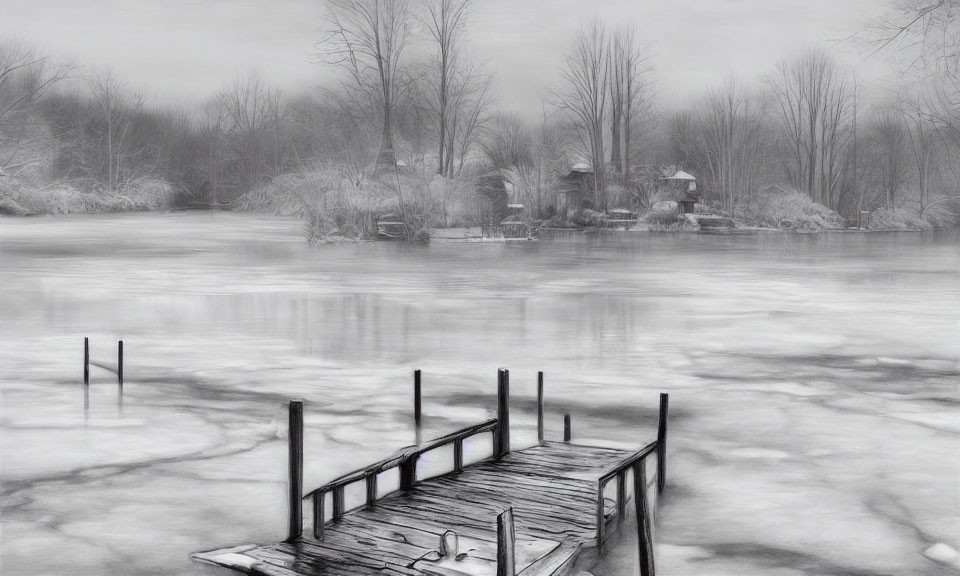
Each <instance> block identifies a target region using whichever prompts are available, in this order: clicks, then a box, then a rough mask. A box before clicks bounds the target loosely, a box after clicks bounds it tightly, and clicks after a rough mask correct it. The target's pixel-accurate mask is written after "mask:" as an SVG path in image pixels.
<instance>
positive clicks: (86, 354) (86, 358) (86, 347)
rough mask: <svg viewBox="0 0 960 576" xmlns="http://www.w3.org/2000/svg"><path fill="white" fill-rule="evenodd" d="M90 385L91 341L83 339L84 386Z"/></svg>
mask: <svg viewBox="0 0 960 576" xmlns="http://www.w3.org/2000/svg"><path fill="white" fill-rule="evenodd" d="M89 384H90V339H89V338H86V337H84V339H83V385H84V386H87V385H89Z"/></svg>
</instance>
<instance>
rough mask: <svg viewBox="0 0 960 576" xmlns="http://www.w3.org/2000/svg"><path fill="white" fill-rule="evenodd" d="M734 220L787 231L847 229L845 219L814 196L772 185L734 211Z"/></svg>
mask: <svg viewBox="0 0 960 576" xmlns="http://www.w3.org/2000/svg"><path fill="white" fill-rule="evenodd" d="M733 218H734V219H735V220H737V221H739V222H743V223H745V224H747V225H749V226H761V227H765V228H780V229H785V230H802V231H813V230H836V229H842V228H843V227H844V219H843V217H842V216H840V215H839V214H837V213H836V212H834V211H833V210H831V209H829V208H827V207H826V206H824V205H823V204H818V203H816V202H814V201H813V200H812V199H811V198H810V196H808V195H806V194H803V193H802V192H797V191H795V190H784V189H782V188H779V187H777V186H771V187H769V188H767V189H766V190H763V191H761V192H759V193H757V194H755V195H753V196H751V197H749V198H748V199H746V200H745V201H744V202H741V203H740V204H739V205H738V206H737V208H736V210H734V213H733Z"/></svg>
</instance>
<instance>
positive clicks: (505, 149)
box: [481, 114, 532, 171]
mask: <svg viewBox="0 0 960 576" xmlns="http://www.w3.org/2000/svg"><path fill="white" fill-rule="evenodd" d="M531 141H532V138H531V136H530V130H529V128H528V126H527V123H526V122H525V121H524V120H523V118H522V117H521V116H520V115H518V114H499V115H497V116H496V117H494V119H493V122H492V123H491V126H490V128H489V129H488V130H487V136H486V138H484V140H483V141H482V143H481V148H482V149H483V154H484V156H485V157H486V159H487V161H488V162H490V164H492V165H493V167H494V168H498V169H501V170H520V171H522V170H525V169H526V167H528V166H530V165H531Z"/></svg>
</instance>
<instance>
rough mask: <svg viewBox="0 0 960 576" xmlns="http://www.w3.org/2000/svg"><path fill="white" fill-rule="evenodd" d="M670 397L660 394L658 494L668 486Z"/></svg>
mask: <svg viewBox="0 0 960 576" xmlns="http://www.w3.org/2000/svg"><path fill="white" fill-rule="evenodd" d="M669 403H670V395H669V394H666V393H661V394H660V420H659V422H658V424H657V493H660V492H663V488H664V486H666V485H667V408H668V405H669Z"/></svg>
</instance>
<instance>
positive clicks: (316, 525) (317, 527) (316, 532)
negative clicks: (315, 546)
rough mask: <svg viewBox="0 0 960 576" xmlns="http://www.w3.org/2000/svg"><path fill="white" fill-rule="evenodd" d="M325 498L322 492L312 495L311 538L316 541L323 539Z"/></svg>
mask: <svg viewBox="0 0 960 576" xmlns="http://www.w3.org/2000/svg"><path fill="white" fill-rule="evenodd" d="M326 497H327V496H326V494H324V493H323V492H314V493H313V498H312V499H313V537H314V538H316V539H317V540H320V539H321V538H323V499H324V498H326Z"/></svg>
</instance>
